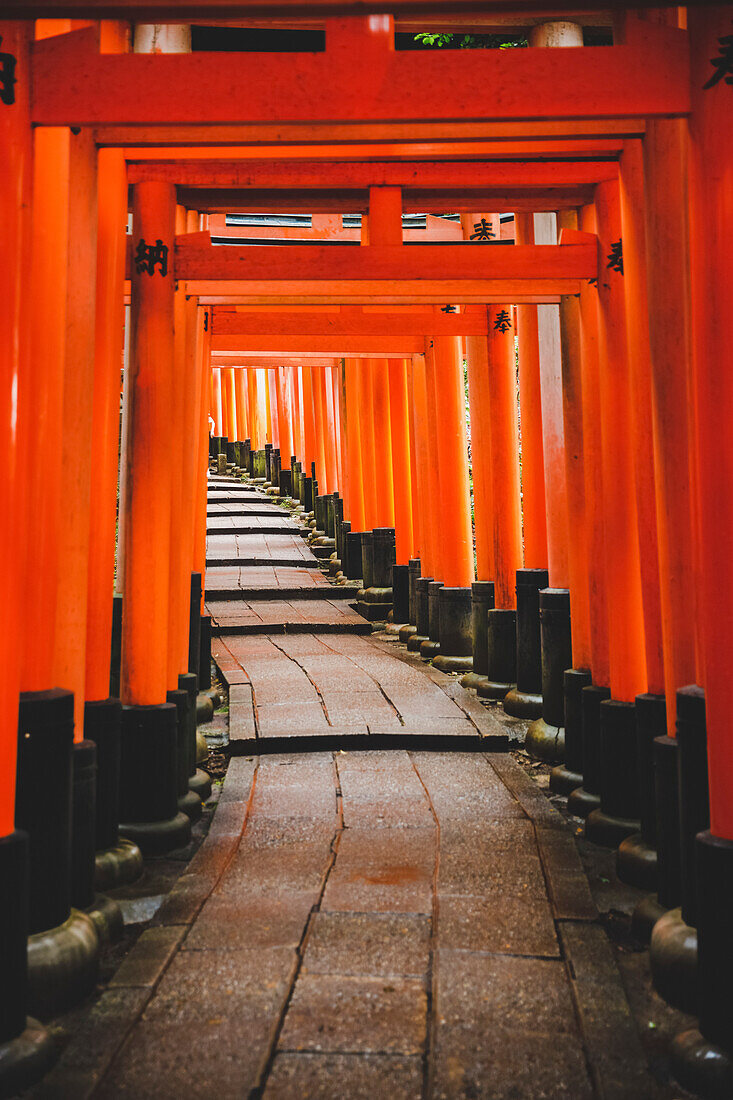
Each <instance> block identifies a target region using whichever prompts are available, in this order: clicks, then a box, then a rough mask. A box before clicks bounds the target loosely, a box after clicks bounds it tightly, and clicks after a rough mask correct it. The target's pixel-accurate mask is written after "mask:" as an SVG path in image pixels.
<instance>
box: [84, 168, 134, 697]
mask: <svg viewBox="0 0 733 1100" xmlns="http://www.w3.org/2000/svg"><path fill="white" fill-rule="evenodd" d="M98 187H99V204H98V210H97V296H96V311H97V312H96V325H95V350H94V361H95V362H94V411H93V418H92V445H91V449H92V458H93V460H92V466H91V490H90V507H91V512H92V515H93V516H94V522H93V523H92V524H91V529H90V534H89V576H88V583H87V647H86V692H85V696H86V698H87V699H88V700H100V699H106V698H107V696H108V694H109V666H110V653H111V648H112V600H111V598H110V593H111V592H112V589H113V584H114V575H115V526H116V521H117V499H116V498H117V474H118V457H117V454H118V435H119V430H120V385H121V370H122V345H123V326H124V319H125V304H124V302H125V299H124V280H125V246H126V239H125V223H126V221H127V170H126V167H125V157H124V153H123V152H122V150H121V149H100V150H99V162H98Z"/></svg>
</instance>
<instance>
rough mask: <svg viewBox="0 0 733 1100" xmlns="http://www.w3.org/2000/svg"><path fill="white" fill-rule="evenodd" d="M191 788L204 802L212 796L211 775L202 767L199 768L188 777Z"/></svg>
mask: <svg viewBox="0 0 733 1100" xmlns="http://www.w3.org/2000/svg"><path fill="white" fill-rule="evenodd" d="M188 786H189V790H192V791H193V792H194V794H197V795H198V796H199V798H200V799H201V801H202V802H206V800H207V799H208V798H210V797H211V776H210V775H209V773H208V772H205V771H204V770H203V769H202V768H197V769H196V771H195V772H194V773H193V775H189V777H188Z"/></svg>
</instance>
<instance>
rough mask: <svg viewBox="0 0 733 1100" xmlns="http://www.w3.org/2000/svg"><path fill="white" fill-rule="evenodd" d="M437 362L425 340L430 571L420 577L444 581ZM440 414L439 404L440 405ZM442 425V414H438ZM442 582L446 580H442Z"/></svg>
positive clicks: (433, 349)
mask: <svg viewBox="0 0 733 1100" xmlns="http://www.w3.org/2000/svg"><path fill="white" fill-rule="evenodd" d="M436 373H437V368H436V363H435V345H434V341H433V340H426V341H425V370H424V374H425V410H426V413H427V416H426V417H425V421H426V437H427V440H426V441H427V454H426V461H427V465H426V467H425V471H424V485H425V499H424V506H425V507H426V508H427V509H428V516H429V523H430V532H431V533H430V573H429V574H427V573H426V572H425V569H423V571H422V572H423V576H431V577H433V578H434V579H435V580H440V581H442V580H443V551H444V548H445V534H444V532H445V530H446V527H445V525H444V524H443V521H442V520H441V516H440V501H441V498H442V482H441V475H440V471H441V462H440V447H441V433H440V431H439V428H438V413H437V409H436V400H435V390H436ZM441 414H442V407H441ZM441 425H442V417H441ZM443 466H445V463H443ZM441 532H443V535H441ZM444 583H445V582H444Z"/></svg>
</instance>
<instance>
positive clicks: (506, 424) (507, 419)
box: [487, 306, 522, 608]
mask: <svg viewBox="0 0 733 1100" xmlns="http://www.w3.org/2000/svg"><path fill="white" fill-rule="evenodd" d="M511 316H512V312H511V307H510V306H490V307H489V310H488V320H489V336H488V340H487V346H488V370H489V417H490V419H489V436H490V441H491V442H490V458H491V501H492V507H493V512H494V523H493V534H494V575H493V580H494V585H495V588H494V592H495V602H496V606H497V607H500V608H511V607H514V606H516V592H515V585H516V572H517V569H519V568H520V566H521V564H522V527H521V512H520V497H519V454H518V450H519V448H518V439H517V397H516V375H515V367H514V325H513V323H512V322H511ZM507 318H509V321H508V320H507Z"/></svg>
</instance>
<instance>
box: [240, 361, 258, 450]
mask: <svg viewBox="0 0 733 1100" xmlns="http://www.w3.org/2000/svg"><path fill="white" fill-rule="evenodd" d="M242 369H243V370H246V372H247V399H248V404H249V430H250V433H251V444H252V450H253V451H257V450H259V449H260V447H261V446H262V444H261V441H260V439H261V428H260V406H259V400H258V393H257V372H256V371H255V370H254V368H253V367H243V368H242Z"/></svg>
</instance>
